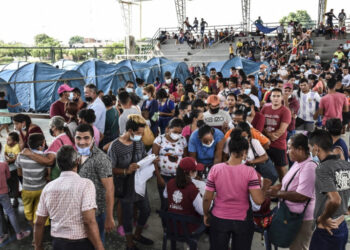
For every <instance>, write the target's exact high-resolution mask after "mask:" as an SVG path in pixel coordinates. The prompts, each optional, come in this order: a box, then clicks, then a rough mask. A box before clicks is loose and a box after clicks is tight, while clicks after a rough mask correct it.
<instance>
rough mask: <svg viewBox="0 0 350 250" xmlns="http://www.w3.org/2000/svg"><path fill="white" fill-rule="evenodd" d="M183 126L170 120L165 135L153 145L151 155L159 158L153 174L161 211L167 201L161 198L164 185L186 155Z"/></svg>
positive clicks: (173, 174)
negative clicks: (154, 174)
mask: <svg viewBox="0 0 350 250" xmlns="http://www.w3.org/2000/svg"><path fill="white" fill-rule="evenodd" d="M184 126H185V124H184V122H183V121H182V120H181V119H179V118H174V119H172V120H171V121H170V123H169V125H168V128H167V131H166V133H165V134H163V135H159V136H158V137H157V138H156V139H155V140H154V143H153V147H152V151H153V154H155V155H156V156H159V162H156V164H155V173H156V176H157V183H158V192H159V197H160V201H161V209H162V210H165V209H166V207H167V200H166V199H165V198H164V197H163V191H164V188H165V185H166V183H168V181H169V180H171V179H172V178H174V177H175V176H176V169H177V167H178V166H179V163H180V161H181V159H182V157H184V156H186V155H187V141H186V138H185V137H184V136H183V135H182V134H181V133H182V129H183V128H184Z"/></svg>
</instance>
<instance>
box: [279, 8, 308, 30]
mask: <svg viewBox="0 0 350 250" xmlns="http://www.w3.org/2000/svg"><path fill="white" fill-rule="evenodd" d="M290 21H297V22H299V23H301V24H302V25H303V26H304V27H305V26H307V27H308V26H310V25H311V24H312V19H311V17H310V15H309V13H307V11H306V10H297V12H290V13H289V14H288V16H284V17H282V18H281V20H280V22H281V23H283V24H285V25H286V24H287V23H288V22H290Z"/></svg>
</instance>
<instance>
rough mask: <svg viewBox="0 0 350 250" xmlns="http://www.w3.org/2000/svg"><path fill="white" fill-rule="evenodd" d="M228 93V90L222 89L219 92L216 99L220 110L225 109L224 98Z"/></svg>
mask: <svg viewBox="0 0 350 250" xmlns="http://www.w3.org/2000/svg"><path fill="white" fill-rule="evenodd" d="M228 92H229V90H228V89H224V90H221V91H220V92H219V94H218V97H219V99H220V108H225V106H226V105H225V102H226V96H227V94H228Z"/></svg>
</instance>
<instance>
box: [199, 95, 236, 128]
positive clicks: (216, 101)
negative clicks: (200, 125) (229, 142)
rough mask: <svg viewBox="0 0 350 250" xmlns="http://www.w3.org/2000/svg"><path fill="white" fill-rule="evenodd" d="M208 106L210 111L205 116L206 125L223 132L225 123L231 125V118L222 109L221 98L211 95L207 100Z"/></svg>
mask: <svg viewBox="0 0 350 250" xmlns="http://www.w3.org/2000/svg"><path fill="white" fill-rule="evenodd" d="M207 105H208V108H209V109H208V111H206V112H205V113H204V114H203V115H204V122H205V123H206V124H208V125H209V126H210V127H214V128H217V129H220V130H221V129H222V127H223V125H224V123H226V124H229V123H230V121H231V120H232V119H231V116H230V114H229V113H228V112H227V111H224V110H222V109H220V98H219V97H218V96H217V95H210V96H209V97H208V98H207Z"/></svg>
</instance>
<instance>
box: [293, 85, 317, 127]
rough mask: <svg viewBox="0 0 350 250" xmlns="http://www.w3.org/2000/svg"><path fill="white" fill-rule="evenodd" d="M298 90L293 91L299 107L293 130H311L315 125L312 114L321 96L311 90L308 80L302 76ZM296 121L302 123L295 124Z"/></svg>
mask: <svg viewBox="0 0 350 250" xmlns="http://www.w3.org/2000/svg"><path fill="white" fill-rule="evenodd" d="M299 87H300V90H297V91H294V93H293V95H294V96H295V97H296V98H297V99H298V101H299V104H300V108H299V112H298V115H297V117H298V118H299V119H297V121H296V127H295V130H301V131H309V132H312V131H313V130H314V127H315V121H314V118H313V115H314V114H315V112H316V106H317V103H320V101H321V97H320V96H319V94H318V93H317V92H314V91H311V90H310V86H309V84H308V81H307V80H306V79H305V78H304V79H302V80H300V83H299ZM300 119H301V120H300ZM298 121H299V122H300V121H302V124H300V125H299V126H297V124H298Z"/></svg>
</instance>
